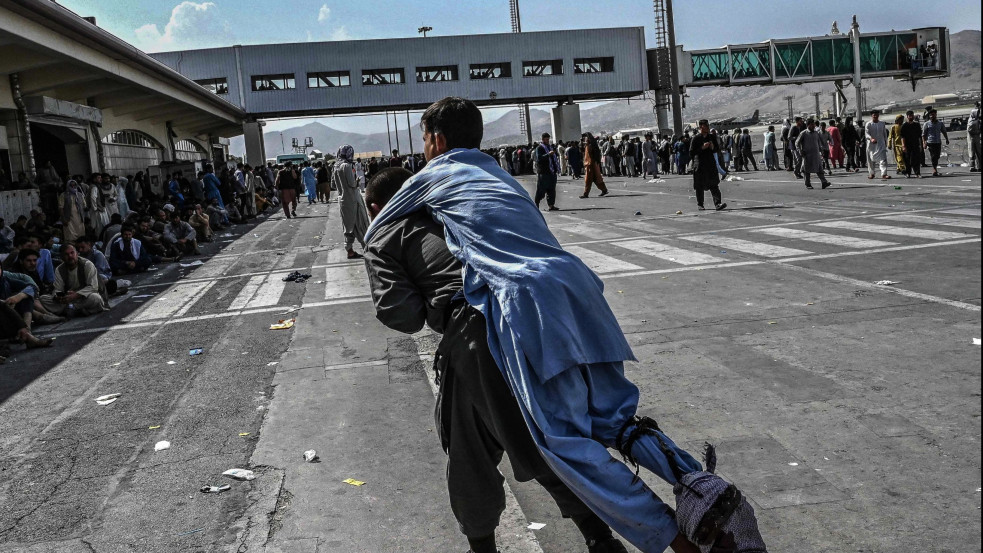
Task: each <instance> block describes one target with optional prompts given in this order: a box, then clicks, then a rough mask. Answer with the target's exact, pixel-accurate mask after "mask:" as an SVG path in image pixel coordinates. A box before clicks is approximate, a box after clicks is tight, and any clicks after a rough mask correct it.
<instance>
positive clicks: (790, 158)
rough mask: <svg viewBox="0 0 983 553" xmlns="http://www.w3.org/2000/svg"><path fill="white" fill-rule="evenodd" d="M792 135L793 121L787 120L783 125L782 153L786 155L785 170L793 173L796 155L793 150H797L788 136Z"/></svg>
mask: <svg viewBox="0 0 983 553" xmlns="http://www.w3.org/2000/svg"><path fill="white" fill-rule="evenodd" d="M791 133H792V121H791V119H786V120H785V123H783V124H782V151H783V153H784V162H785V170H786V171H789V172H791V171H793V170H794V169H793V168H794V167H795V155H794V154H793V153H792V150H794V149H795V145H794V144H792V142H791V141H790V140H789V137H788V135H789V134H791Z"/></svg>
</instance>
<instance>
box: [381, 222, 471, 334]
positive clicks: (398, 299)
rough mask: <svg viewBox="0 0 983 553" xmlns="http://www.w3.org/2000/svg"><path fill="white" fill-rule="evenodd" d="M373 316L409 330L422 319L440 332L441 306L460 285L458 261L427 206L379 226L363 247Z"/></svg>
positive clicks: (444, 308)
mask: <svg viewBox="0 0 983 553" xmlns="http://www.w3.org/2000/svg"><path fill="white" fill-rule="evenodd" d="M365 269H366V271H367V272H368V274H369V284H370V286H371V288H372V302H373V303H374V304H375V309H376V317H377V318H378V319H379V320H380V321H381V322H382V323H383V324H384V325H386V326H387V327H389V328H391V329H393V330H398V331H400V332H406V333H413V332H417V331H419V330H420V329H421V328H423V323H424V322H426V323H427V325H428V326H429V327H430V328H432V329H433V330H434V331H435V332H440V333H443V331H444V320H445V310H446V308H447V307H448V306H449V305H450V302H451V298H453V297H454V294H455V293H456V292H457V291H458V290H461V289H462V288H463V286H464V283H463V279H462V278H463V277H462V266H461V262H460V261H458V260H457V259H456V258H455V257H454V256H453V255H451V252H450V250H449V249H448V248H447V242H446V241H445V239H444V229H443V227H441V226H440V225H439V224H437V223H436V222H434V220H433V218H432V217H431V216H430V214H429V213H427V212H426V211H417V212H415V213H411V214H409V215H407V216H406V217H402V218H400V219H397V220H396V221H393V222H391V223H389V224H388V225H385V226H383V227H381V228H380V229H379V230H378V231H376V233H375V234H374V235H373V236H372V239H371V240H370V241H369V243H368V248H367V249H366V251H365Z"/></svg>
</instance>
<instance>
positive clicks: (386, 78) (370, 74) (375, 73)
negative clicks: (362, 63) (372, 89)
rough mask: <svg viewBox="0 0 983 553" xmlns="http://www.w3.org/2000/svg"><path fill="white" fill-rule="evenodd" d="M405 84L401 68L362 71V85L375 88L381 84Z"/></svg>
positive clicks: (404, 75)
mask: <svg viewBox="0 0 983 553" xmlns="http://www.w3.org/2000/svg"><path fill="white" fill-rule="evenodd" d="M405 82H406V74H405V73H404V72H403V68H402V67H395V68H392V69H363V70H362V85H363V86H375V85H382V84H403V83H405Z"/></svg>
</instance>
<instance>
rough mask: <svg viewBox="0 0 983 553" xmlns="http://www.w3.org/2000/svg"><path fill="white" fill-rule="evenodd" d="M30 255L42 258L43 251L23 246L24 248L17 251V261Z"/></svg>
mask: <svg viewBox="0 0 983 553" xmlns="http://www.w3.org/2000/svg"><path fill="white" fill-rule="evenodd" d="M29 255H33V256H34V257H37V258H39V259H40V258H41V252H39V251H37V250H31V249H27V248H23V249H22V250H20V251H18V252H17V261H24V259H25V258H27V256H29Z"/></svg>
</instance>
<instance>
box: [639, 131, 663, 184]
mask: <svg viewBox="0 0 983 553" xmlns="http://www.w3.org/2000/svg"><path fill="white" fill-rule="evenodd" d="M656 149H657V146H656V145H655V141H654V140H652V133H650V132H647V133H645V142H642V178H643V179H644V178H645V177H647V176H648V175H652V178H653V179H656V178H659V167H658V164H657V163H656V162H655V154H656Z"/></svg>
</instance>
